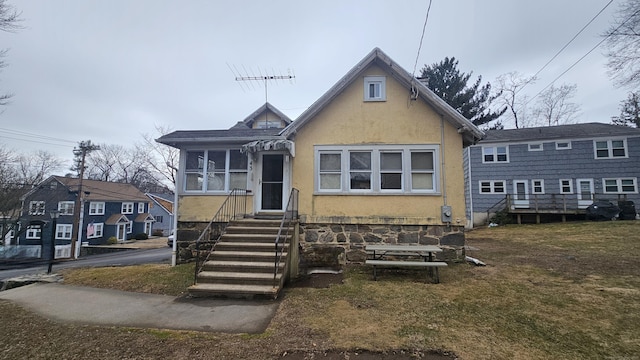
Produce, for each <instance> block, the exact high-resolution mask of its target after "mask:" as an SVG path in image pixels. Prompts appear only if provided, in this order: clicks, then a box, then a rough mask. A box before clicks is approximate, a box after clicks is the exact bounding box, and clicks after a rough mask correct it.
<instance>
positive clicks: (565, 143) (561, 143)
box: [556, 141, 571, 150]
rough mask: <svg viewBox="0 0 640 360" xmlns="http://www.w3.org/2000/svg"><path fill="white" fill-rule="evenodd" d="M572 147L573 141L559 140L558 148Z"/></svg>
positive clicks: (566, 148) (567, 148)
mask: <svg viewBox="0 0 640 360" xmlns="http://www.w3.org/2000/svg"><path fill="white" fill-rule="evenodd" d="M569 149H571V141H557V142H556V150H569Z"/></svg>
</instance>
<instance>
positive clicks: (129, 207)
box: [121, 202, 133, 214]
mask: <svg viewBox="0 0 640 360" xmlns="http://www.w3.org/2000/svg"><path fill="white" fill-rule="evenodd" d="M121 213H122V214H133V203H132V202H123V203H122V211H121Z"/></svg>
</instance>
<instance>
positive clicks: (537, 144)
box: [529, 143, 543, 151]
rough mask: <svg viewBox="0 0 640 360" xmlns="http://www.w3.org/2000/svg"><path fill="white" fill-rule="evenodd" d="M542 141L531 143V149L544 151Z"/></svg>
mask: <svg viewBox="0 0 640 360" xmlns="http://www.w3.org/2000/svg"><path fill="white" fill-rule="evenodd" d="M542 149H543V147H542V143H535V144H529V151H542Z"/></svg>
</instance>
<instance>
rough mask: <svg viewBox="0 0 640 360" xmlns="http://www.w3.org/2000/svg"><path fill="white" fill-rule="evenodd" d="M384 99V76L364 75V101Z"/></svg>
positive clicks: (385, 97)
mask: <svg viewBox="0 0 640 360" xmlns="http://www.w3.org/2000/svg"><path fill="white" fill-rule="evenodd" d="M386 99H387V92H386V78H385V77H384V76H365V78H364V101H385V100H386Z"/></svg>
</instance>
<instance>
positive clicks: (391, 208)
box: [157, 48, 483, 266]
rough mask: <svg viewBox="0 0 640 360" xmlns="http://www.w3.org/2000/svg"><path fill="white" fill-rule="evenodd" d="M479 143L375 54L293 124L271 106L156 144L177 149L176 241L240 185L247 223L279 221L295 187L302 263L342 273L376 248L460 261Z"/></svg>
mask: <svg viewBox="0 0 640 360" xmlns="http://www.w3.org/2000/svg"><path fill="white" fill-rule="evenodd" d="M482 136H483V133H482V131H480V130H479V129H478V128H477V127H476V126H475V125H473V124H472V123H471V122H470V121H469V120H467V119H466V118H464V117H463V116H461V115H460V114H459V113H458V112H457V111H456V110H454V109H453V108H451V107H450V106H449V105H447V104H446V103H445V102H444V101H443V100H442V99H440V98H439V97H437V96H436V95H434V94H433V92H431V91H430V90H429V89H428V88H427V87H426V86H425V85H424V84H422V83H421V82H420V81H417V80H416V79H414V78H413V77H412V76H411V74H410V73H408V72H407V71H405V70H404V69H402V68H401V67H400V66H399V65H398V64H397V63H395V62H394V61H393V60H392V59H391V58H389V57H388V56H387V55H386V54H385V53H384V52H382V51H381V50H380V49H378V48H375V49H373V50H372V51H371V52H370V53H369V54H367V55H366V56H365V57H364V59H362V60H361V61H360V62H359V63H358V64H356V65H355V66H354V67H353V68H352V69H351V70H350V71H349V72H348V73H347V74H346V75H345V76H344V77H342V78H341V79H340V80H339V81H338V82H337V83H336V84H335V85H334V86H333V87H332V88H331V89H329V90H328V91H327V92H326V93H325V94H324V95H323V96H322V97H320V98H319V99H318V100H317V101H316V102H315V103H313V104H312V105H311V106H310V107H309V108H308V109H307V110H306V111H305V112H304V113H302V114H301V115H300V116H299V117H298V118H297V119H296V120H295V121H291V120H290V119H289V118H288V117H287V116H286V115H284V114H283V113H281V112H280V111H278V110H277V109H276V108H275V107H274V106H272V105H271V104H269V103H266V104H265V105H264V106H262V107H261V108H259V109H258V110H256V111H255V112H254V113H252V114H251V115H249V116H248V117H247V118H246V119H245V120H244V121H240V122H239V123H238V124H236V125H235V126H233V127H232V128H230V129H228V130H205V131H175V132H173V133H170V134H167V135H165V136H163V137H161V138H159V139H158V140H157V141H158V142H160V143H163V144H166V145H169V146H173V147H176V148H178V149H180V169H179V174H178V181H177V184H176V191H177V206H176V209H177V213H176V221H177V227H178V240H179V241H180V240H193V237H194V236H195V235H189V232H188V231H186V230H187V229H190V228H198V226H199V224H206V223H207V222H209V220H210V219H211V217H212V215H213V214H214V213H215V212H216V211H217V209H218V208H219V207H220V205H221V204H222V202H223V201H224V199H226V197H227V195H228V194H229V192H230V190H231V189H233V188H243V189H247V191H248V197H247V208H246V212H247V214H248V216H258V215H265V214H266V215H269V214H276V215H277V214H282V212H283V210H284V208H285V207H286V204H287V201H288V197H289V194H290V192H291V189H294V188H295V189H297V190H299V198H298V214H299V224H300V231H299V234H300V239H299V240H300V245H301V246H300V248H301V255H300V256H301V261H302V262H306V263H307V265H308V266H336V265H341V264H344V263H346V262H350V261H362V260H363V259H364V257H365V253H364V251H363V249H364V245H365V244H367V243H372V242H386V243H406V244H437V245H440V246H442V247H445V248H448V249H450V250H451V251H449V252H448V253H447V252H445V254H448V255H447V256H448V257H450V258H451V257H457V258H460V257H461V256H462V255H463V250H462V249H463V245H464V226H465V221H466V220H465V219H466V216H465V196H464V172H463V161H462V154H463V148H464V147H465V146H467V145H470V144H473V143H475V142H476V141H477V140H478V139H480V138H482ZM181 229H183V230H185V231H184V232H182V234H183V236H181V232H180V230H181ZM194 234H195V232H194Z"/></svg>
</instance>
